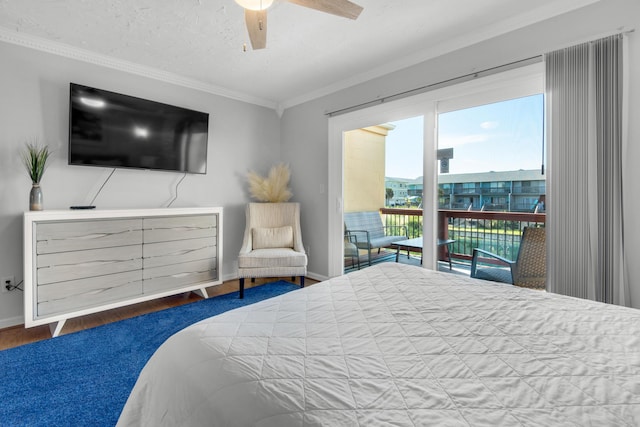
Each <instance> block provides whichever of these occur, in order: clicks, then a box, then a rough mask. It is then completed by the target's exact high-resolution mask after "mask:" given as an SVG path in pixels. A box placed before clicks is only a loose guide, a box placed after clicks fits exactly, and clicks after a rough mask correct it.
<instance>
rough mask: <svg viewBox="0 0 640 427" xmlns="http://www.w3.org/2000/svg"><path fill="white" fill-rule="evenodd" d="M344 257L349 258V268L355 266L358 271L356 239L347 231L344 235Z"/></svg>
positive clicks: (358, 260)
mask: <svg viewBox="0 0 640 427" xmlns="http://www.w3.org/2000/svg"><path fill="white" fill-rule="evenodd" d="M344 257H345V258H350V260H351V268H353V267H354V266H355V265H357V266H358V270H360V249H358V237H357V236H356V235H355V234H351V233H349V232H348V231H345V233H344Z"/></svg>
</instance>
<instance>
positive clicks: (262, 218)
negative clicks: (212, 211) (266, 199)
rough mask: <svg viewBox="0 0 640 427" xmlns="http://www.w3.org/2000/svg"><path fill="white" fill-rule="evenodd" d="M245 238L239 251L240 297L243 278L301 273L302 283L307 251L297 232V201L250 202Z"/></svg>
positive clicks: (292, 276) (247, 210) (253, 280)
mask: <svg viewBox="0 0 640 427" xmlns="http://www.w3.org/2000/svg"><path fill="white" fill-rule="evenodd" d="M246 216H247V222H246V227H245V230H244V240H243V242H242V248H241V249H240V254H239V255H238V279H239V282H240V298H243V297H244V279H245V278H251V281H252V282H255V279H256V278H257V277H283V276H291V280H292V281H294V282H295V277H296V276H300V287H301V288H302V287H304V276H305V275H306V274H307V254H306V253H305V250H304V246H303V244H302V233H301V232H300V204H299V203H249V204H248V205H247V208H246Z"/></svg>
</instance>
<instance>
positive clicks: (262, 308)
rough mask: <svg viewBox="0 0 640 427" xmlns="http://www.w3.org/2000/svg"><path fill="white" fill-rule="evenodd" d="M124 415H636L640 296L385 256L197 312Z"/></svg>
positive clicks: (196, 419)
mask: <svg viewBox="0 0 640 427" xmlns="http://www.w3.org/2000/svg"><path fill="white" fill-rule="evenodd" d="M118 425H121V426H274V427H276V426H277V427H284V426H314V425H327V426H391V425H393V426H467V425H471V426H484V425H487V426H498V425H500V426H518V425H525V426H547V427H555V426H639V425H640V311H639V310H634V309H628V308H623V307H617V306H612V305H605V304H601V303H594V302H590V301H585V300H580V299H574V298H569V297H563V296H558V295H553V294H547V293H545V292H540V291H534V290H528V289H521V288H517V287H513V286H509V285H503V284H494V283H490V282H483V281H476V280H474V279H469V278H466V277H462V276H458V275H454V274H447V273H438V272H432V271H428V270H425V269H422V268H419V267H412V266H407V265H402V264H395V263H385V264H380V265H378V266H375V267H370V268H367V269H364V270H361V271H358V272H354V273H351V274H348V275H345V276H342V277H337V278H334V279H331V280H329V281H326V282H322V283H319V284H316V285H313V286H310V287H308V288H305V289H301V290H296V291H293V292H290V293H288V294H285V295H282V296H280V297H276V298H273V299H269V300H266V301H263V302H260V303H257V304H253V305H250V306H246V307H243V308H240V309H237V310H233V311H230V312H227V313H223V314H221V315H218V316H215V317H212V318H210V319H207V320H205V321H202V322H199V323H197V324H195V325H192V326H191V327H189V328H187V329H185V330H183V331H181V332H179V333H177V334H175V335H174V336H173V337H172V338H170V339H169V340H168V341H167V342H166V343H165V344H163V345H162V346H161V347H160V348H159V349H158V351H157V352H156V353H155V355H154V356H153V357H152V358H151V360H150V361H149V362H148V364H147V366H146V367H145V368H144V370H143V371H142V373H141V375H140V377H139V379H138V381H137V384H136V386H135V388H134V389H133V391H132V393H131V396H130V397H129V400H128V402H127V404H126V406H125V408H124V411H123V412H122V414H121V417H120V420H119V423H118Z"/></svg>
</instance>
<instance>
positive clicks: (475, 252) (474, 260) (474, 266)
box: [471, 248, 516, 277]
mask: <svg viewBox="0 0 640 427" xmlns="http://www.w3.org/2000/svg"><path fill="white" fill-rule="evenodd" d="M480 254H482V255H485V256H487V257H490V258H495V259H498V260H500V261H502V262H504V263H505V264H507V265H508V266H509V268H511V269H513V266H514V265H515V263H516V262H515V261H512V260H510V259H507V258H504V257H501V256H500V255H496V254H494V253H492V252H489V251H485V250H484V249H480V248H474V249H473V258H472V259H471V277H476V270H477V267H478V258H479V255H480Z"/></svg>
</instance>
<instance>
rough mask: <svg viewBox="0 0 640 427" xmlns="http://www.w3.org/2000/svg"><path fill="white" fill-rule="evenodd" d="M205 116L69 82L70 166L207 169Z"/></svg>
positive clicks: (207, 118)
mask: <svg viewBox="0 0 640 427" xmlns="http://www.w3.org/2000/svg"><path fill="white" fill-rule="evenodd" d="M208 131H209V114H207V113H202V112H198V111H193V110H189V109H186V108H180V107H176V106H172V105H167V104H162V103H159V102H154V101H149V100H145V99H141V98H136V97H133V96H128V95H122V94H119V93H114V92H109V91H107V90H103V89H96V88H92V87H88V86H83V85H79V84H76V83H71V85H70V97H69V164H70V165H86V166H102V167H110V168H136V169H155V170H168V171H179V172H188V173H201V174H204V173H206V172H207V141H208Z"/></svg>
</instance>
